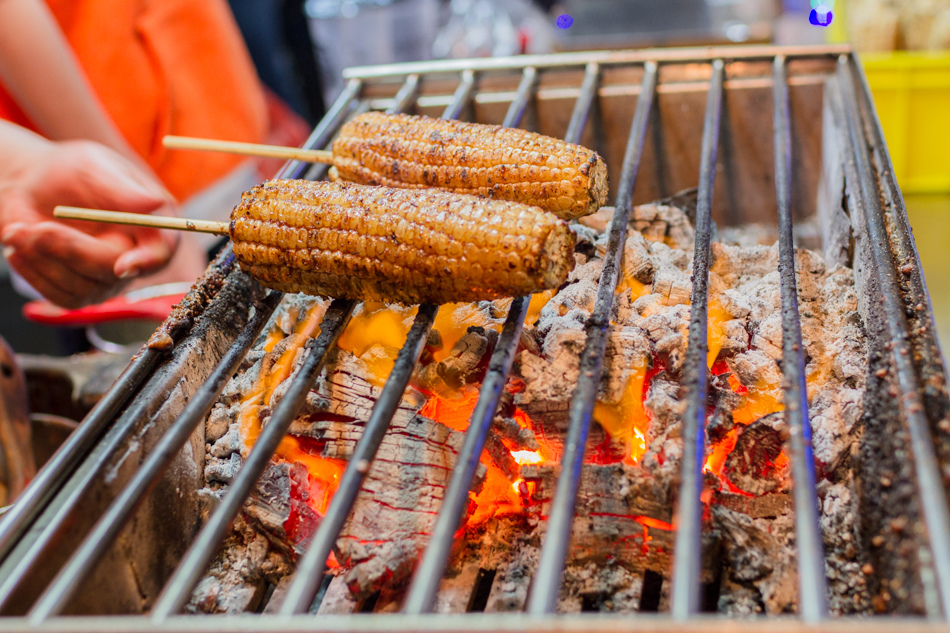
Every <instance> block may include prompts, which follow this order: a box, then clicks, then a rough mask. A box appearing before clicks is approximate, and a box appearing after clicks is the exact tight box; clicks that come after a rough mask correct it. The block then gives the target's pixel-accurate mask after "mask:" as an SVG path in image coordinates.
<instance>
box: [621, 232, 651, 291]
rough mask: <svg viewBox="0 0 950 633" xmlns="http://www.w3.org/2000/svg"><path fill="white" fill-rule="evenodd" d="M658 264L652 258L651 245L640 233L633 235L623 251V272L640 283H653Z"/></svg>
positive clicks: (628, 239)
mask: <svg viewBox="0 0 950 633" xmlns="http://www.w3.org/2000/svg"><path fill="white" fill-rule="evenodd" d="M655 271H656V264H654V262H653V259H652V258H651V257H650V245H649V244H648V243H647V241H646V239H644V237H643V235H642V234H640V233H631V234H630V237H628V238H627V243H626V245H625V247H624V251H623V272H624V274H625V275H629V276H630V277H633V278H634V279H636V280H637V281H639V282H640V283H644V284H651V283H653V273H654V272H655Z"/></svg>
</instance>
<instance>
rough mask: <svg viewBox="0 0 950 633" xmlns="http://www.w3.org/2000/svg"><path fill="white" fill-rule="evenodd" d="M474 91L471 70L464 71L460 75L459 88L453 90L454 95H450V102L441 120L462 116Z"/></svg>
mask: <svg viewBox="0 0 950 633" xmlns="http://www.w3.org/2000/svg"><path fill="white" fill-rule="evenodd" d="M474 91H475V73H474V72H472V71H471V70H466V71H465V72H463V73H462V82H461V83H460V84H459V87H458V88H456V89H455V94H453V95H452V101H451V102H450V103H449V105H447V106H446V107H445V112H443V113H442V118H443V119H457V118H459V117H460V116H462V112H463V111H464V110H465V107H466V106H467V105H468V104H469V103H470V102H471V100H472V92H474Z"/></svg>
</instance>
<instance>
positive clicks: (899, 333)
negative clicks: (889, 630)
mask: <svg viewBox="0 0 950 633" xmlns="http://www.w3.org/2000/svg"><path fill="white" fill-rule="evenodd" d="M853 64H854V60H853V59H852V58H851V57H849V56H847V55H842V56H841V58H840V59H839V60H838V80H839V83H840V85H841V90H842V94H843V95H844V102H845V108H846V116H845V118H846V119H847V124H848V133H849V135H850V138H851V147H852V149H853V151H854V159H855V163H856V164H857V169H858V174H859V176H860V178H859V183H858V185H859V187H858V190H859V192H860V197H861V198H862V201H863V206H864V209H865V218H866V220H867V225H868V233H869V236H870V239H869V240H868V243H869V246H870V252H871V258H872V262H873V263H874V266H873V268H874V274H875V276H876V277H877V278H878V281H879V283H880V287H881V291H882V295H883V296H882V304H883V305H882V307H883V310H882V314H883V320H884V325H885V327H886V328H887V332H888V336H889V338H890V341H891V347H890V352H891V358H892V360H893V362H894V369H895V372H894V373H895V375H896V377H897V382H898V385H899V386H900V395H899V396H898V397H897V405H898V406H899V407H900V409H901V411H902V412H903V414H904V416H903V417H904V420H905V421H906V426H907V432H908V434H909V435H910V447H911V451H912V452H913V459H912V461H913V464H914V471H915V474H916V475H917V485H918V488H919V490H920V509H921V513H922V514H923V517H924V523H925V524H926V526H927V536H928V540H929V544H930V552H929V554H930V556H931V557H932V566H933V568H934V571H935V573H936V581H937V583H936V584H937V592H938V596H937V602H938V604H939V609H940V611H941V612H942V617H943V619H944V620H945V621H948V620H950V511H948V509H947V500H946V495H945V492H944V488H943V481H942V477H941V474H940V467H939V465H938V464H937V457H936V455H935V453H934V446H933V439H932V438H931V436H930V430H929V425H928V424H927V418H926V416H925V415H924V407H923V403H922V402H921V398H920V391H921V389H920V382H919V381H918V379H917V374H916V371H915V369H914V365H913V362H912V360H911V349H910V343H909V341H908V325H907V315H906V314H905V312H904V311H905V306H904V305H903V304H902V303H901V292H900V285H899V283H898V281H897V271H896V270H895V267H894V260H893V256H892V253H891V251H890V241H889V240H888V236H887V227H886V226H885V222H884V210H883V209H882V208H881V199H880V192H879V189H878V185H877V181H876V179H875V177H874V171H873V169H872V166H871V163H870V158H869V156H868V147H867V139H866V137H865V136H864V131H863V129H862V128H861V127H859V121H860V120H861V112H860V110H859V108H858V101H857V96H856V89H855V76H854V70H853V67H852V65H853ZM926 554H927V552H924V556H922V559H923V558H925V556H926ZM922 566H923V567H925V568H926V567H927V566H928V565H927V564H926V563H925V562H924V561H923V560H922ZM925 603H928V606H929V601H925ZM935 606H936V605H935ZM931 608H933V607H931ZM931 615H932V616H936V615H938V614H937V613H931Z"/></svg>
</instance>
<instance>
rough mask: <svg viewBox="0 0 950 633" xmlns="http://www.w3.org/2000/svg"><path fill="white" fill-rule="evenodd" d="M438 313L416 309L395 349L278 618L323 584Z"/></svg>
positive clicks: (304, 605)
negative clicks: (330, 559) (386, 375)
mask: <svg viewBox="0 0 950 633" xmlns="http://www.w3.org/2000/svg"><path fill="white" fill-rule="evenodd" d="M438 310H439V308H438V306H434V305H429V304H426V305H421V306H419V311H418V312H417V313H416V319H415V321H414V322H413V324H412V328H410V330H409V334H408V335H407V336H406V342H405V344H404V345H403V346H402V349H400V350H399V355H398V356H397V357H396V362H395V364H394V365H393V369H392V372H391V373H390V374H389V378H387V380H386V385H385V386H384V387H383V391H382V393H380V395H379V399H377V400H376V404H375V405H374V406H373V411H372V413H371V414H370V417H369V420H368V421H367V422H366V426H365V427H364V429H363V435H362V436H361V437H360V440H359V442H358V443H357V444H356V448H355V449H353V454H352V455H351V456H350V459H349V462H348V463H347V465H346V470H345V471H344V472H343V477H342V478H341V479H340V485H339V487H338V488H337V490H336V492H334V493H333V499H332V500H331V501H330V506H329V508H327V512H326V516H324V518H323V520H322V521H321V522H320V526H319V527H318V528H317V531H316V533H315V534H314V536H313V541H312V542H311V544H310V546H309V547H308V548H307V551H306V553H305V554H304V555H303V556H302V557H301V558H300V559H299V561H298V563H297V569H296V571H295V572H294V580H293V582H292V583H291V585H290V587H289V588H288V589H287V594H286V596H285V597H284V601H283V603H281V605H280V608H279V610H278V613H280V614H282V615H294V614H295V613H306V612H307V610H308V608H309V607H310V604H311V603H312V602H313V599H314V596H316V595H317V591H319V589H320V583H322V582H323V574H324V567H325V565H326V560H327V557H328V556H329V555H330V552H331V550H332V548H333V544H334V543H336V540H337V538H339V536H340V531H341V530H342V529H343V524H344V523H345V522H346V518H347V517H348V516H349V514H350V510H352V509H353V503H354V502H355V501H356V497H357V495H358V494H359V492H360V486H361V485H362V483H363V477H364V476H365V475H366V474H367V473H368V472H369V467H370V464H371V463H372V461H373V459H374V458H375V457H376V451H377V450H379V445H380V443H382V441H383V436H385V435H386V431H388V430H389V425H390V424H392V420H393V416H394V415H395V413H396V409H397V408H399V402H400V400H401V399H402V394H403V393H404V392H405V391H406V387H407V386H408V385H409V380H410V379H411V378H412V372H413V370H414V369H415V366H416V363H417V362H419V357H420V356H421V355H422V350H423V348H424V347H425V343H426V339H427V338H428V336H429V331H430V330H432V322H433V321H434V320H435V315H436V313H437V312H438Z"/></svg>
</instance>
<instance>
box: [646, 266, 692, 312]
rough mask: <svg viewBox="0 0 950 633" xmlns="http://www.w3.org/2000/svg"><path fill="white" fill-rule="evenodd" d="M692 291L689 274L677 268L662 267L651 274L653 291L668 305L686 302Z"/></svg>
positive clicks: (684, 303)
mask: <svg viewBox="0 0 950 633" xmlns="http://www.w3.org/2000/svg"><path fill="white" fill-rule="evenodd" d="M692 291H693V284H692V282H691V281H690V278H689V275H687V274H686V273H685V272H683V271H681V270H679V269H677V268H672V267H664V268H661V269H659V270H658V271H656V274H655V275H654V276H653V292H654V293H655V294H658V295H660V297H662V298H663V302H664V303H665V304H666V305H668V306H675V305H680V304H683V305H686V304H688V303H689V297H690V294H691V293H692Z"/></svg>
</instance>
